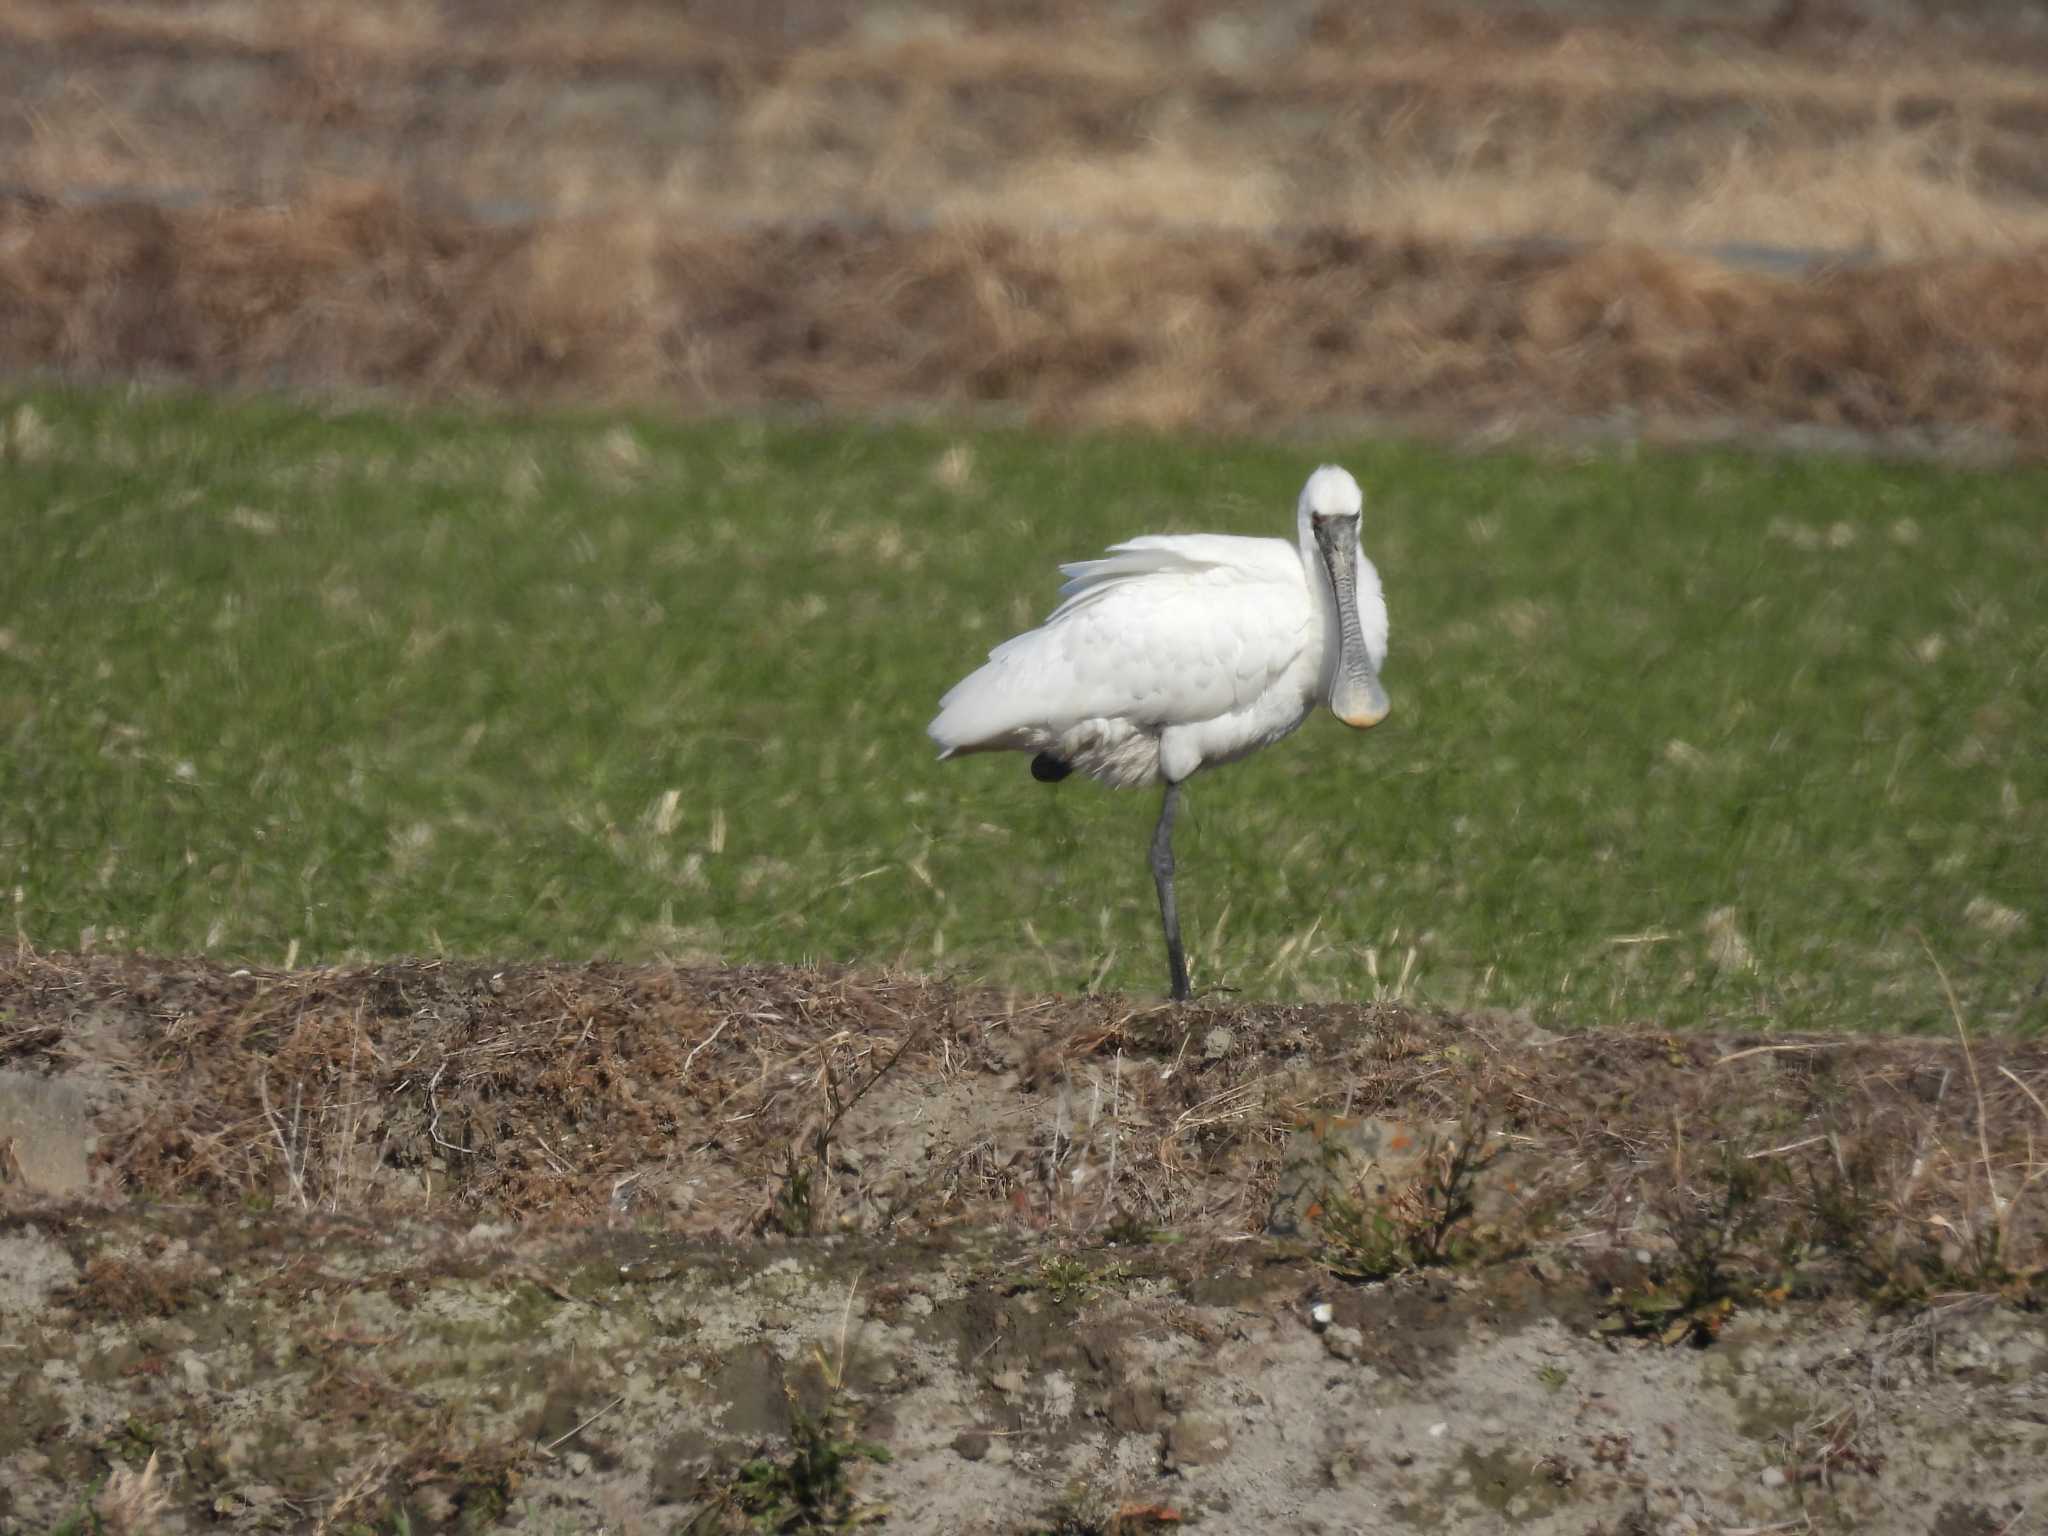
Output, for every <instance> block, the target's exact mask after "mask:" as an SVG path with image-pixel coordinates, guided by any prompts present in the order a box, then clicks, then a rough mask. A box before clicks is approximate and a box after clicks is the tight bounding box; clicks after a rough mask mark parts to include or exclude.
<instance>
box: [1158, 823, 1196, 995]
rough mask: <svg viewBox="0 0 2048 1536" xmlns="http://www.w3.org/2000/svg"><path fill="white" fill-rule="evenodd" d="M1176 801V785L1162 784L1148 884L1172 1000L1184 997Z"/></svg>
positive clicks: (1185, 965)
mask: <svg viewBox="0 0 2048 1536" xmlns="http://www.w3.org/2000/svg"><path fill="white" fill-rule="evenodd" d="M1179 804H1180V786H1179V785H1178V784H1169V785H1167V786H1166V798H1165V799H1164V800H1162V801H1160V803H1159V825H1158V826H1156V827H1154V828H1153V829H1152V883H1153V884H1154V885H1155V886H1157V887H1158V888H1159V922H1160V925H1161V926H1162V927H1163V928H1164V929H1165V930H1166V968H1167V970H1168V972H1169V973H1170V976H1171V980H1172V983H1173V1000H1174V1001H1175V1002H1176V1003H1184V1002H1186V1001H1187V1000H1188V997H1189V995H1190V994H1189V990H1188V960H1187V956H1186V954H1185V953H1183V952H1182V950H1181V947H1180V909H1179V908H1178V907H1177V906H1175V904H1174V900H1173V813H1174V811H1175V810H1176V809H1177V808H1178V806H1179Z"/></svg>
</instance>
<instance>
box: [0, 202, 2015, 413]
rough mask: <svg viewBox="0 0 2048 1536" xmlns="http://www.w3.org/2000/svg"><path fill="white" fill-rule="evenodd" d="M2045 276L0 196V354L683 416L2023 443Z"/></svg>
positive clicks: (78, 372)
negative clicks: (1905, 437)
mask: <svg viewBox="0 0 2048 1536" xmlns="http://www.w3.org/2000/svg"><path fill="white" fill-rule="evenodd" d="M599 273H602V274H603V281H601V282H600V281H595V280H594V277H595V275H596V274H599ZM2044 295H2048V253H2044V252H2034V253H2031V254H2028V255H2025V256H2019V257H2009V258H1999V259H1989V258H1986V259H1964V258H1955V259H1950V260H1942V261H1931V262H1926V263H1919V264H1910V265H1901V266H1895V267H1886V268H1879V269H1857V270H1840V271H1834V272H1828V273H1823V274H1820V275H1818V276H1815V277H1812V278H1807V279H1795V278H1776V277H1770V276H1765V275H1761V274H1748V273H1744V274H1737V273H1731V272H1729V271H1726V270H1723V269H1720V268H1717V267H1714V266H1712V265H1710V264H1707V263H1704V262H1695V261H1689V260H1685V259H1680V258H1674V257H1670V256H1665V255H1659V254H1656V253H1652V252H1650V251H1647V250H1643V249H1640V248H1633V247H1619V246H1617V247H1605V248H1596V249H1592V250H1586V251H1562V250H1553V251H1544V250H1517V251H1504V252H1496V251H1475V250H1471V249H1465V248H1459V247H1456V246H1450V245H1443V244H1432V243H1427V242H1423V241H1417V240H1389V239H1376V238H1371V237H1367V236H1361V235H1357V234H1352V233H1347V232H1341V231H1329V232H1322V233H1309V234H1306V235H1303V236H1301V237H1299V238H1287V239H1280V238H1263V237H1259V236H1255V235H1250V234H1245V233H1241V232H1228V231H1219V232H1214V233H1209V234H1194V233H1186V232H1181V233H1167V232H1149V231H1133V230H1123V231H1092V232H1090V231H1081V232H1073V233H1060V234H1042V235H1023V234H1019V233H1015V232H1012V231H1005V230H1001V229H994V228H986V227H966V228H941V229H930V230H916V231H910V230H903V229H896V228H889V227H877V228H873V229H868V230H852V229H846V228H840V227H825V228H815V227H814V228H781V227H771V228H764V229H760V230H755V231H747V232H737V233H726V234H719V235H710V236H703V237H694V236H690V235H684V234H677V233H673V232H671V231H669V230H667V229H664V228H662V227H660V226H658V225H657V224H656V223H655V222H654V221H653V220H651V219H647V220H605V221H592V222H580V223H579V222H566V221H565V222H560V223H555V224H549V225H545V226H540V227H534V228H526V229H505V228H490V227H484V226H479V225H475V224H469V223H463V222H459V221H456V220H451V219H446V218H433V217H427V216H423V215H420V214H417V213H415V212H414V211H412V210H409V209H408V208H407V207H406V206H404V205H403V204H402V203H400V202H399V201H397V200H395V199H394V198H392V197H390V196H389V195H387V194H383V193H364V194H361V195H348V196H336V197H331V198H329V199H326V200H324V201H322V202H319V203H318V204H315V205H310V206H305V207H299V208H290V209H282V210H268V209H266V210H248V211H236V212H226V213H220V212H198V211H190V212H175V211H172V212H167V211H163V210H159V209H153V208H143V207H137V206H132V205H117V206H111V207H103V208H95V209H85V210H77V209H65V208H60V207H54V206H50V205H48V204H43V203H36V202H32V201H25V200H15V201H13V202H10V203H7V204H5V205H0V368H4V369H7V370H12V371H17V372H19V371H26V370H54V371H56V372H58V373H60V374H63V375H68V376H77V377H95V376H102V377H103V376H129V375H144V376H157V377H164V378H169V379H174V380H181V381H187V382H190V383H194V384H201V385H208V386H222V385H226V386H249V387H275V386H280V385H283V386H289V387H300V388H312V389H344V390H347V389H375V390H392V391H399V392H416V393H419V394H422V395H427V394H432V395H442V394H447V393H450V392H455V393H462V394H469V395H472V396H480V397H487V398H488V397H496V398H504V399H515V400H545V399H556V398H577V399H590V398H593V397H595V398H598V399H604V400H610V401H615V402H636V403H640V404H645V405H661V406H667V407H674V408H681V409H683V410H685V411H725V410H733V409H747V408H755V407H760V406H764V405H807V406H823V407H825V408H827V409H830V410H834V411H867V410H873V409H877V408H882V409H888V408H902V407H914V406H926V405H939V406H951V407H960V406H987V405H997V406H1003V407H1009V408H1014V409H1016V410H1019V411H1021V412H1022V413H1023V414H1024V415H1026V416H1028V417H1030V418H1032V419H1036V420H1040V421H1049V422H1075V423H1100V422H1119V423H1146V424H1152V425H1159V426H1193V425H1201V426H1212V427H1214V426H1220V427H1225V428H1247V429H1248V428H1254V427H1273V426H1278V425H1287V424H1293V423H1300V422H1302V421H1303V420H1304V419H1308V420H1314V419H1316V418H1336V419H1340V420H1341V419H1343V418H1345V417H1354V416H1358V415H1372V416H1393V417H1397V418H1398V417H1413V418H1425V419H1426V418H1428V417H1430V416H1432V415H1446V416H1449V415H1455V416H1459V417H1463V418H1466V419H1468V420H1469V419H1471V418H1474V417H1477V418H1481V419H1493V420H1496V421H1506V422H1509V423H1514V424H1519V425H1523V426H1530V425H1540V424H1541V423H1543V422H1544V421H1547V420H1555V419H1558V418H1561V417H1586V416H1598V415H1600V414H1602V413H1612V412H1624V411H1625V412H1629V413H1632V414H1633V415H1634V416H1635V417H1636V419H1640V420H1644V421H1647V422H1649V423H1652V424H1654V423H1656V422H1658V421H1660V420H1676V421H1681V422H1682V421H1684V420H1687V419H1695V418H1708V419H1712V418H1735V419H1738V420H1745V421H1751V422H1756V423H1787V422H1789V423H1814V424H1822V425H1832V426H1845V427H1852V428H1856V429H1859V430H1864V431H1872V432H1890V431H1898V430H1900V429H1914V428H1917V429H1931V430H1935V431H1943V430H1948V431H1954V432H1959V433H1967V432H1969V431H1972V430H1988V431H1991V432H1995V433H2001V434H2008V435H2010V436H2011V437H2013V438H2016V439H2019V440H2021V441H2023V442H2029V443H2031V444H2034V445H2039V444H2040V443H2042V442H2044V441H2048V303H2044V302H2043V298H2044Z"/></svg>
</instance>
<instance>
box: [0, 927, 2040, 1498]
mask: <svg viewBox="0 0 2048 1536" xmlns="http://www.w3.org/2000/svg"><path fill="white" fill-rule="evenodd" d="M2044 1090H2048V1047H2043V1046H2041V1045H2039V1044H2036V1043H2025V1044H2022V1043H2016V1042H2009V1041H1996V1040H1974V1039H1969V1038H1968V1037H1959V1038H1958V1039H1956V1040H1946V1041H1944V1040H1917V1039H1915V1040H1896V1039H1893V1040H1876V1039H1869V1040H1864V1039H1844V1038H1840V1037H1831V1038H1827V1039H1804V1038H1796V1037H1786V1036H1773V1037H1769V1038H1759V1039H1732V1038H1729V1039H1719V1038H1707V1037H1694V1036H1688V1037H1682V1038H1678V1037H1669V1036H1663V1035H1656V1034H1633V1035H1628V1034H1621V1035H1617V1034H1602V1035H1586V1036H1579V1035H1546V1034H1542V1033H1539V1032H1537V1031H1534V1030H1533V1029H1531V1028H1530V1027H1529V1026H1528V1025H1527V1023H1526V1022H1525V1021H1521V1020H1518V1019H1515V1018H1513V1017H1494V1018H1453V1017H1444V1016H1432V1015H1422V1014H1416V1013H1411V1012H1408V1011H1405V1010H1402V1009H1398V1008H1393V1007H1371V1008H1349V1007H1270V1006H1241V1005H1216V1004H1211V1003H1197V1004H1196V1005H1194V1006H1191V1007H1185V1008H1174V1007H1169V1006H1158V1005H1148V1004H1142V1003H1137V1002H1129V1001H1125V1000H1122V999H1117V998H1107V997H1091V998H1072V999H1069V998H1058V997H1054V998H1024V997H1002V996H994V995H989V994H982V993H974V992H967V991H962V990H958V989H955V988H952V987H950V986H947V985H945V984H943V983H938V982H933V981H928V980H919V979H912V978H904V977H891V976H850V975H837V974H833V975H826V974H817V973H809V972H797V971H776V970H766V969H745V970H722V971H713V970H687V969H671V968H665V967H633V968H625V967H612V966H602V965H599V966H590V967H580V968H570V967H552V966H551V967H533V968H517V969H510V968H508V969H493V968H486V967H478V966H456V965H441V964H432V963H424V964H402V965H389V966H382V967H377V968H374V969H364V970H349V971H339V970H337V971H294V972H252V971H248V970H236V971H232V972H230V971H225V970H223V969H222V968H220V967H217V966H212V965H208V964H205V963H200V962H190V961H179V960H167V959H151V958H145V957H128V958H113V957H88V958H72V957H63V956H49V957H39V956H35V955H29V954H22V955H19V956H17V957H16V958H15V959H14V960H13V961H12V962H11V963H8V964H6V965H4V966H0V1167H4V1168H6V1169H7V1170H8V1172H9V1177H8V1181H7V1182H6V1183H5V1184H4V1185H0V1200H4V1210H5V1213H6V1214H5V1215H4V1217H0V1251H4V1260H5V1261H4V1262H0V1312H4V1313H6V1314H7V1317H8V1321H7V1326H6V1328H5V1330H4V1332H0V1381H5V1382H7V1383H8V1384H9V1386H10V1389H11V1394H12V1396H13V1397H14V1399H15V1401H16V1403H17V1405H18V1412H17V1416H16V1418H15V1419H14V1420H13V1421H12V1423H11V1424H10V1426H9V1427H8V1428H6V1429H4V1430H0V1488H4V1489H6V1490H7V1491H6V1492H5V1493H4V1494H0V1530H7V1531H30V1530H34V1531H39V1532H40V1531H44V1530H48V1529H50V1528H51V1527H52V1526H54V1525H55V1524H56V1523H57V1522H58V1521H59V1520H61V1519H63V1518H66V1517H67V1516H69V1515H71V1514H74V1513H76V1512H77V1511H78V1510H79V1509H80V1508H82V1507H83V1506H84V1505H85V1504H86V1503H88V1502H90V1501H91V1500H93V1499H95V1498H97V1499H98V1500H99V1503H100V1507H101V1516H100V1518H101V1521H102V1524H103V1526H108V1527H111V1528H116V1529H136V1530H142V1529H158V1528H161V1529H166V1530H182V1529H189V1528H194V1527H196V1526H197V1525H199V1524H202V1523H206V1524H223V1525H226V1526H228V1527H230V1528H233V1529H237V1530H273V1529H320V1530H327V1529H334V1530H345V1529H349V1528H351V1527H352V1526H355V1525H358V1524H360V1525H362V1526H365V1527H368V1528H371V1529H388V1528H389V1523H390V1522H392V1521H394V1520H396V1519H398V1518H399V1517H400V1516H401V1515H403V1517H404V1518H405V1519H406V1520H407V1521H408V1522H409V1523H410V1524H411V1527H412V1528H413V1529H415V1530H423V1529H435V1530H440V1529H459V1530H470V1531H474V1530H480V1529H484V1528H487V1527H489V1526H492V1525H495V1524H498V1523H500V1522H502V1521H511V1522H515V1523H517V1524H519V1525H521V1526H523V1527H528V1528H540V1529H552V1528H555V1527H556V1526H561V1527H563V1528H568V1529H578V1530H581V1529H589V1528H592V1527H594V1526H596V1525H599V1524H602V1525H604V1526H606V1527H607V1528H613V1527H617V1528H622V1529H627V1530H635V1531H638V1530H648V1531H653V1530H675V1529H694V1530H702V1531H709V1530H724V1529H733V1530H739V1529H744V1528H746V1525H745V1522H746V1520H748V1519H751V1518H754V1517H755V1516H757V1515H758V1516H761V1517H762V1518H764V1519H765V1518H768V1516H766V1515H764V1514H763V1513H762V1512H763V1511H764V1510H770V1509H777V1508H779V1509H781V1510H782V1512H783V1513H784V1514H787V1515H789V1517H790V1518H791V1519H796V1518H797V1515H796V1514H793V1513H791V1512H793V1511H800V1510H801V1509H805V1508H808V1509H810V1511H811V1515H809V1516H805V1517H804V1518H814V1523H813V1524H812V1525H811V1526H808V1527H806V1526H803V1525H801V1524H798V1525H793V1526H789V1527H785V1528H793V1529H805V1528H809V1529H820V1528H823V1529H829V1528H834V1527H833V1525H832V1521H834V1520H840V1519H842V1517H843V1519H844V1520H845V1521H847V1522H851V1521H853V1520H855V1519H858V1518H860V1517H861V1515H862V1512H863V1511H865V1512H867V1513H868V1514H874V1513H877V1512H880V1511H883V1510H886V1511H887V1512H888V1521H889V1525H890V1528H892V1529H904V1530H934V1531H949V1532H950V1531H987V1532H1002V1533H1010V1532H1022V1531H1027V1530H1044V1529H1063V1530H1069V1531H1075V1530H1110V1529H1120V1530H1144V1529H1149V1528H1153V1527H1155V1526H1158V1525H1160V1524H1162V1523H1165V1521H1166V1517H1167V1516H1168V1515H1171V1516H1173V1517H1175V1519H1176V1520H1177V1521H1178V1522H1179V1523H1188V1524H1194V1523H1205V1524H1207V1525H1209V1526H1210V1527H1211V1528H1215V1529H1242V1528H1245V1526H1246V1525H1247V1524H1249V1523H1250V1522H1252V1521H1254V1520H1257V1521H1262V1522H1268V1523H1275V1524H1276V1528H1279V1529H1289V1530H1293V1529H1299V1530H1326V1531H1333V1532H1334V1531H1342V1530H1354V1529H1383V1528H1397V1527H1408V1526H1418V1525H1419V1526H1439V1525H1445V1524H1449V1525H1453V1526H1462V1525H1465V1524H1468V1523H1469V1524H1481V1523H1488V1524H1490V1523H1493V1522H1496V1521H1499V1520H1502V1519H1510V1520H1516V1521H1520V1522H1526V1523H1529V1524H1532V1525H1534V1526H1535V1527H1536V1528H1538V1529H1542V1530H1556V1531H1574V1532H1577V1531H1584V1530H1588V1529H1592V1528H1595V1527H1599V1528H1603V1529H1611V1530H1612V1529H1622V1528H1630V1529H1646V1530H1647V1529H1670V1530H1694V1529H1723V1528H1731V1527H1748V1526H1770V1525H1774V1524H1777V1523H1779V1522H1784V1521H1801V1522H1805V1521H1811V1522H1812V1523H1813V1524H1815V1525H1818V1526H1822V1527H1827V1528H1838V1527H1839V1528H1844V1529H1846V1528H1849V1527H1851V1526H1854V1527H1856V1528H1859V1529H1876V1530H1894V1529H1897V1530H1904V1529H1911V1530H1915V1531H1925V1530H1929V1529H1939V1530H1944V1531H1946V1530H1956V1531H1962V1530H1973V1531H1974V1530H1983V1531H1993V1530H2000V1529H2018V1528H2019V1525H2018V1523H2017V1522H2019V1521H2021V1520H2022V1518H2023V1516H2024V1514H2025V1512H2026V1511H2027V1510H2028V1509H2038V1508H2040V1507H2041V1503H2040V1501H2041V1499H2042V1498H2043V1496H2048V1472H2044V1470H2043V1469H2044V1468H2048V1395H2044V1391H2043V1383H2044V1382H2048V1315H2044V1313H2043V1311H2042V1310H2041V1305H2042V1302H2043V1300H2044V1291H2043V1285H2044V1270H2043V1258H2044V1254H2048V1223H2044V1220H2043V1217H2042V1215H2041V1209H2042V1198H2043V1197H2042V1193H2041V1185H2042V1183H2043V1175H2044V1173H2048V1167H2044V1165H2043V1164H2042V1163H2041V1162H2040V1161H2039V1153H2038V1148H2039V1147H2040V1146H2041V1145H2043V1144H2044V1135H2048V1109H2044V1107H2043V1104H2042V1102H2041V1101H2042V1095H2043V1092H2044ZM863 1446H865V1447H867V1448H869V1450H871V1451H873V1452H874V1453H876V1454H875V1455H874V1456H873V1457H872V1458H871V1456H870V1455H869V1454H868V1452H867V1451H863V1450H859V1449H856V1447H863ZM882 1453H886V1456H887V1458H888V1459H887V1460H882V1459H879V1458H880V1455H881V1454H882ZM841 1455H843V1456H844V1458H845V1459H844V1460H843V1461H842V1460H839V1459H837V1458H838V1457H839V1456H841ZM152 1456H154V1457H155V1458H156V1471H155V1472H154V1473H153V1474H150V1478H151V1481H150V1482H149V1484H148V1487H147V1488H144V1487H143V1486H142V1485H143V1482H144V1472H143V1469H144V1468H146V1467H147V1466H148V1464H149V1461H150V1458H151V1457H152ZM116 1471H118V1472H120V1473H121V1477H120V1478H119V1479H110V1477H109V1474H110V1473H113V1472H116ZM804 1490H808V1492H805V1491H804ZM805 1497H810V1498H811V1499H812V1503H811V1504H809V1505H805V1504H804V1503H803V1499H804V1498H805ZM776 1499H782V1500H784V1501H785V1502H784V1504H782V1505H779V1506H778V1505H775V1504H774V1503H773V1501H774V1500H776ZM764 1500H765V1501H768V1502H766V1503H764V1502H762V1501H764ZM821 1510H822V1511H825V1513H822V1514H821V1513H819V1511H821ZM834 1511H836V1513H833V1512H834ZM124 1521H125V1522H128V1524H126V1525H123V1523H122V1522H124ZM1061 1521H1065V1522H1066V1523H1065V1524H1064V1525H1062V1524H1060V1523H1059V1522H1061ZM536 1522H538V1525H537V1526H536ZM771 1528H775V1527H771Z"/></svg>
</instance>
